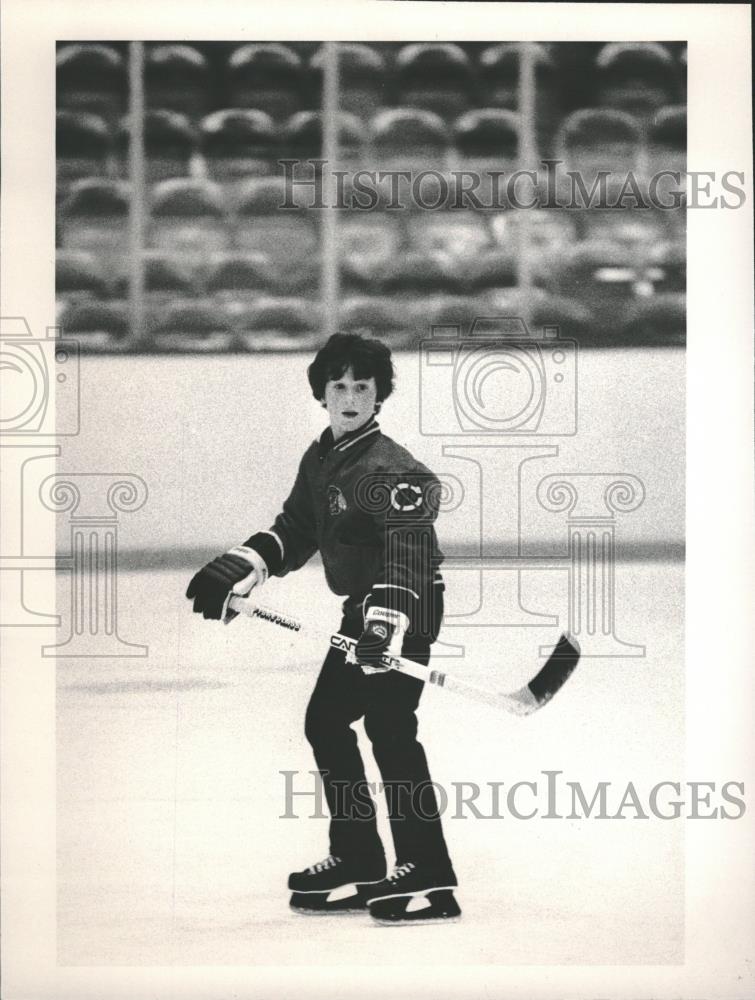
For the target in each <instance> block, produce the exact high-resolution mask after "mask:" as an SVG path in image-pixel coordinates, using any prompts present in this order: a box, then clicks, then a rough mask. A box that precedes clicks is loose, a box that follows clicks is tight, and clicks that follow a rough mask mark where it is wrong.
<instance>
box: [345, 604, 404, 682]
mask: <svg viewBox="0 0 755 1000" xmlns="http://www.w3.org/2000/svg"><path fill="white" fill-rule="evenodd" d="M408 626H409V619H408V618H407V617H406V615H403V614H401V612H400V611H390V610H389V609H388V608H370V609H369V611H368V612H367V614H366V616H365V619H364V631H363V632H362V634H361V636H360V637H359V641H358V642H357V647H356V650H355V652H356V658H357V663H359V665H360V666H361V668H362V670H363V671H364V673H365V674H381V673H384V672H385V671H386V670H389V669H390V668H389V667H384V666H383V665H382V663H381V659H382V657H383V655H384V654H385V653H396V654H397V655H400V654H401V645H402V643H403V638H404V633H405V632H406V630H407V628H408Z"/></svg>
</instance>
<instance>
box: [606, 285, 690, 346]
mask: <svg viewBox="0 0 755 1000" xmlns="http://www.w3.org/2000/svg"><path fill="white" fill-rule="evenodd" d="M619 337H620V339H621V341H622V342H624V343H628V344H642V345H643V346H657V347H683V346H684V344H685V342H686V337H687V303H686V298H685V295H684V292H663V293H661V294H658V295H652V296H650V297H648V298H645V299H641V300H639V301H638V302H635V303H633V305H632V307H631V308H630V309H628V310H627V313H626V314H625V316H624V317H623V322H622V324H621V327H620V329H619Z"/></svg>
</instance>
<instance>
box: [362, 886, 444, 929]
mask: <svg viewBox="0 0 755 1000" xmlns="http://www.w3.org/2000/svg"><path fill="white" fill-rule="evenodd" d="M423 903H424V904H425V905H422V904H423ZM369 910H370V916H371V917H372V919H373V920H374V921H375V922H376V923H379V924H381V925H382V926H384V927H395V926H396V925H398V924H400V925H402V926H404V925H405V924H437V923H454V922H455V921H457V920H458V919H459V917H460V916H461V908H460V907H459V904H458V903H457V902H456V899H455V898H454V896H453V893H452V891H451V890H449V889H441V890H435V891H433V892H430V893H419V892H415V893H411V894H409V893H407V894H406V895H404V896H396V897H393V898H392V899H382V900H378V901H376V900H370V904H369Z"/></svg>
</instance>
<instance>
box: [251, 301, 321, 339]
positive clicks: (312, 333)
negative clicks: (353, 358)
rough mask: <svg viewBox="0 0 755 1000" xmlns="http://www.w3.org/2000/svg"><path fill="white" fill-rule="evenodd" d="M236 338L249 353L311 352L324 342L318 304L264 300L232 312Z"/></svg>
mask: <svg viewBox="0 0 755 1000" xmlns="http://www.w3.org/2000/svg"><path fill="white" fill-rule="evenodd" d="M233 323H234V326H235V329H236V334H237V337H238V338H239V340H240V342H241V343H242V344H243V346H244V347H246V349H247V350H248V351H311V350H313V349H314V348H317V347H320V346H321V344H322V341H323V339H324V338H323V335H322V317H321V313H320V308H319V305H318V304H317V303H313V302H312V301H311V300H310V299H301V298H272V297H271V298H261V299H258V300H257V301H256V302H254V303H251V304H249V305H247V306H245V307H241V308H237V309H236V310H235V311H234V313H233Z"/></svg>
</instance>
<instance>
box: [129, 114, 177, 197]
mask: <svg viewBox="0 0 755 1000" xmlns="http://www.w3.org/2000/svg"><path fill="white" fill-rule="evenodd" d="M143 128H144V155H145V160H146V163H145V170H146V179H147V182H148V183H150V184H156V183H158V182H159V181H163V180H169V179H170V178H174V177H188V176H189V173H190V171H191V160H192V157H193V155H194V153H195V151H196V148H197V136H196V132H195V130H194V128H193V126H192V125H191V123H190V122H189V119H188V118H187V117H186V115H183V114H180V113H179V112H177V111H165V110H162V111H147V112H146V113H145V115H144V125H143ZM116 138H117V146H118V153H119V158H120V172H121V176H123V177H128V176H129V173H130V164H129V151H130V145H131V122H130V119H129V118H128V116H126V117H125V118H124V119H123V121H122V122H121V125H120V128H119V129H118V134H117V137H116Z"/></svg>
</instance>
